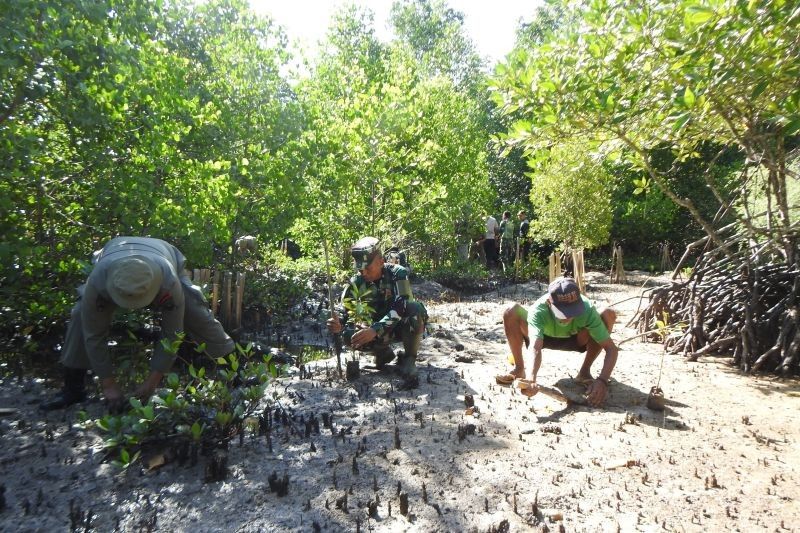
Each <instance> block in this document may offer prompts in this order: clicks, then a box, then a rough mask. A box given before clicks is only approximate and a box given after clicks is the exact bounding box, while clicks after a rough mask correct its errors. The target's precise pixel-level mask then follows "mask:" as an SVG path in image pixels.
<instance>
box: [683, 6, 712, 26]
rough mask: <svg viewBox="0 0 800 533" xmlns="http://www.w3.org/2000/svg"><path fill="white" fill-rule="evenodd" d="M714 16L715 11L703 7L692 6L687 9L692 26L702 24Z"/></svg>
mask: <svg viewBox="0 0 800 533" xmlns="http://www.w3.org/2000/svg"><path fill="white" fill-rule="evenodd" d="M713 16H714V10H713V9H711V8H709V7H706V6H701V5H692V6H689V7H688V8H686V18H687V20H688V21H689V22H691V23H692V24H702V23H704V22H706V21H708V20H710V19H711V17H713Z"/></svg>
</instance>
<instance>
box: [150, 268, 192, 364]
mask: <svg viewBox="0 0 800 533" xmlns="http://www.w3.org/2000/svg"><path fill="white" fill-rule="evenodd" d="M154 306H155V307H157V308H158V309H159V310H160V311H161V331H162V332H163V339H162V342H159V343H158V344H157V345H156V347H155V349H154V350H153V358H152V359H151V360H150V370H151V371H152V372H154V373H155V372H159V373H161V375H162V376H163V375H164V374H165V373H166V372H169V369H170V368H172V364H173V363H174V362H175V354H173V353H169V352H168V351H167V350H165V349H164V346H163V344H162V343H163V342H166V343H170V344H172V343H173V342H175V340H176V339H177V338H178V333H179V332H181V331H183V317H184V313H185V310H186V299H185V295H184V294H183V287H181V282H180V280H179V279H178V278H177V277H176V278H175V280H174V281H173V283H172V285H171V286H169V287H167V289H166V290H162V291H160V292H159V293H158V295H157V296H156V301H155V303H154ZM151 375H152V374H151Z"/></svg>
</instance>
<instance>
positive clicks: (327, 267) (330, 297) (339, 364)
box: [322, 235, 342, 378]
mask: <svg viewBox="0 0 800 533" xmlns="http://www.w3.org/2000/svg"><path fill="white" fill-rule="evenodd" d="M322 249H323V251H324V252H325V272H326V274H327V276H328V305H329V306H330V310H331V318H333V314H334V307H333V287H332V286H331V264H330V261H329V260H328V241H327V239H325V236H324V235H323V236H322ZM337 335H338V334H337ZM334 348H335V350H336V370H337V371H338V372H339V377H340V378H341V377H342V350H341V348H339V343H338V340H337V339H336V336H334Z"/></svg>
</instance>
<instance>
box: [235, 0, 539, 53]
mask: <svg viewBox="0 0 800 533" xmlns="http://www.w3.org/2000/svg"><path fill="white" fill-rule="evenodd" d="M392 2H393V0H349V1H346V0H250V5H251V6H252V8H253V10H254V11H255V12H256V13H259V14H267V15H270V16H271V17H272V18H273V19H274V20H275V22H277V23H278V24H280V25H281V26H283V27H284V29H285V30H286V32H287V34H288V36H289V39H290V42H291V43H292V44H293V45H295V44H297V43H299V45H300V46H301V47H302V48H303V49H304V50H306V51H308V52H309V53H310V54H311V55H312V56H313V55H314V49H315V45H316V43H317V42H318V41H319V40H321V39H323V38H324V37H325V32H326V31H327V29H328V25H329V23H330V20H331V16H332V15H333V13H335V12H336V11H338V9H339V8H341V7H342V6H343V5H345V4H346V3H352V4H356V5H359V6H364V7H368V8H370V9H371V10H372V11H373V13H374V14H375V32H376V34H377V37H378V38H379V39H380V40H382V41H388V40H390V39H391V38H392V34H391V32H390V31H389V28H388V20H389V11H390V9H391V7H392ZM446 3H447V5H448V6H449V7H451V8H453V9H455V10H457V11H460V12H462V13H464V26H465V28H466V32H467V35H469V37H470V38H471V39H472V40H473V42H474V43H475V45H476V46H477V48H478V52H479V53H480V55H481V56H483V57H488V58H489V61H490V64H493V63H495V62H497V61H498V60H500V59H502V58H503V57H505V55H506V54H507V53H508V52H509V51H511V47H512V46H513V45H514V32H515V29H516V27H517V23H518V21H519V20H520V18H522V19H524V20H526V21H529V20H530V19H531V18H532V16H533V10H534V9H535V8H536V6H537V5H540V4H541V3H542V2H541V0H527V1H525V0H446Z"/></svg>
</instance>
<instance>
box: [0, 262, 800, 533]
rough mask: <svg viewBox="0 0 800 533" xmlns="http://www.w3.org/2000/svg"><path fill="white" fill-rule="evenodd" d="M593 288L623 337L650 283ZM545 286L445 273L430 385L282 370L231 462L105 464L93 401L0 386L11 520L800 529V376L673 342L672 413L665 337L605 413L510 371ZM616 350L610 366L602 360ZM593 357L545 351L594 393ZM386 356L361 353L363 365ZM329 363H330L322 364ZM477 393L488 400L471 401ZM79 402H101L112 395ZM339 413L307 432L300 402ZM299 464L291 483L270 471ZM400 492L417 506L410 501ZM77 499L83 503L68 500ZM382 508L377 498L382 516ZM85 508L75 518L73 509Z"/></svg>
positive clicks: (561, 371) (619, 374)
mask: <svg viewBox="0 0 800 533" xmlns="http://www.w3.org/2000/svg"><path fill="white" fill-rule="evenodd" d="M588 278H589V280H590V284H589V296H590V297H591V298H593V299H594V300H595V301H596V302H597V303H598V306H600V307H602V306H604V305H608V304H611V303H614V304H616V305H615V308H616V309H617V310H618V312H619V316H620V323H621V324H620V326H621V327H620V328H619V329H617V330H616V331H615V333H614V334H613V336H614V338H615V339H616V340H618V341H619V340H622V339H627V338H629V337H632V336H633V335H634V331H633V330H631V329H627V328H625V327H623V326H624V325H625V324H626V323H627V322H628V320H629V319H630V318H631V316H632V315H633V313H634V312H635V310H636V308H637V305H638V304H639V301H638V299H637V298H634V297H635V296H638V295H639V294H640V293H641V287H642V286H643V285H644V284H649V285H652V284H653V283H658V282H659V281H663V279H661V280H658V279H656V280H653V279H648V278H647V277H646V276H644V275H642V274H638V275H631V276H630V278H629V283H628V284H627V285H610V284H608V282H607V278H606V277H605V276H602V275H600V274H590V275H589V276H588ZM543 288H544V287H541V286H539V285H538V284H537V283H529V284H525V285H515V286H510V287H507V288H504V289H502V290H499V291H495V292H493V293H490V294H486V295H482V296H476V297H470V298H463V299H462V301H461V302H457V303H456V302H453V301H450V300H453V299H455V298H456V297H455V295H453V294H451V293H442V292H441V291H440V290H438V289H437V288H436V287H435V286H432V285H430V284H428V285H426V286H421V287H419V291H418V294H419V295H420V296H421V299H424V300H426V301H427V303H428V307H429V311H430V314H431V321H432V323H433V334H432V335H431V336H430V337H428V338H426V339H425V340H424V341H423V347H422V354H423V359H424V360H423V361H421V362H420V367H421V370H420V386H419V388H418V389H416V390H411V391H402V390H398V384H399V380H398V379H397V378H396V377H395V376H394V375H393V374H392V373H378V372H376V371H373V370H369V369H366V370H365V371H364V373H363V375H362V377H361V378H360V379H358V380H357V381H355V382H352V383H346V382H343V381H339V380H336V379H334V378H333V376H332V375H330V372H326V367H327V369H328V371H329V370H330V369H331V368H332V362H331V361H327V362H326V361H322V362H319V363H317V368H316V370H315V375H314V377H312V378H311V379H302V380H301V379H299V376H298V375H293V376H289V377H284V378H280V379H278V380H276V381H275V382H274V383H273V384H272V385H271V386H270V391H269V393H270V395H271V394H272V392H277V393H278V395H279V401H280V403H281V404H282V405H283V406H284V407H286V408H287V410H289V411H290V412H291V413H293V414H294V416H295V421H294V422H289V423H288V424H285V425H277V426H276V429H275V430H274V431H273V439H272V440H273V451H272V452H271V453H270V452H269V449H268V445H267V443H266V442H265V439H264V438H263V437H262V438H255V437H252V436H249V435H248V436H247V437H246V438H245V439H244V443H243V445H240V444H239V441H238V439H235V440H234V442H233V443H232V446H231V448H230V450H229V456H228V465H229V469H230V470H229V474H228V478H227V480H225V481H222V482H214V483H206V482H204V477H205V472H204V469H205V462H204V460H202V459H201V461H200V462H199V464H197V465H196V466H194V467H188V466H179V465H178V464H177V463H173V464H166V465H164V466H163V467H161V468H159V469H155V470H152V471H147V470H145V469H144V468H142V467H141V466H140V465H136V466H134V467H132V468H130V469H129V470H128V471H127V472H120V470H119V469H117V468H116V467H114V466H112V465H110V464H108V463H104V462H103V461H102V459H103V457H104V454H103V452H102V447H101V441H100V440H99V438H98V437H97V436H96V435H95V434H93V433H90V432H86V431H83V430H81V429H78V428H76V427H75V426H74V425H73V423H72V422H73V421H74V419H75V414H76V412H77V410H78V409H77V408H73V409H71V410H68V411H67V412H65V413H59V414H50V415H48V416H44V415H41V414H39V412H38V411H37V405H38V403H39V402H41V401H42V399H43V398H45V397H46V396H47V395H48V394H51V393H52V389H50V388H49V387H47V386H45V385H44V384H43V383H42V382H41V380H30V381H25V382H21V383H20V382H18V381H16V380H14V381H11V380H6V381H2V382H0V408H16V409H18V411H17V412H16V413H15V414H12V415H9V416H4V417H2V418H0V444H1V446H0V479H1V480H2V481H0V484H2V485H3V486H4V488H5V491H4V493H3V495H2V502H0V503H4V505H3V506H2V507H3V508H2V510H0V530H2V531H68V530H70V529H71V527H72V525H76V524H77V523H78V522H80V524H81V525H80V529H81V530H83V529H85V527H84V526H85V523H86V517H87V516H90V517H91V519H90V529H92V530H96V531H113V530H115V529H116V530H121V531H193V532H195V531H315V530H322V531H345V530H349V531H355V530H361V531H426V532H427V531H491V530H495V531H541V530H550V531H558V530H559V529H562V530H566V531H662V530H666V531H722V530H736V531H758V530H769V531H794V530H797V528H798V527H800V526H798V525H797V524H798V523H800V503H798V499H799V498H800V472H798V468H800V446H798V438H800V386H799V385H798V382H797V381H796V380H789V381H786V380H775V379H773V378H768V377H762V378H759V377H753V376H742V375H740V374H739V373H737V372H736V371H735V370H732V369H730V368H729V367H728V366H727V360H725V359H720V358H709V359H701V360H700V361H698V362H695V363H690V362H687V361H686V360H685V359H683V358H681V357H677V356H670V355H667V356H665V357H664V358H663V372H662V376H661V387H662V388H663V390H664V392H665V394H666V397H667V409H666V410H665V411H662V412H659V411H651V410H649V409H648V408H647V407H646V406H645V403H646V399H647V393H648V391H649V390H650V387H651V386H652V385H654V384H655V383H656V380H657V379H658V374H659V365H660V363H661V361H662V350H661V347H660V345H658V344H643V343H640V342H638V340H633V341H627V342H624V343H623V344H622V345H621V351H620V357H619V361H618V363H617V368H616V370H615V372H614V374H613V379H612V382H611V396H610V399H609V401H608V403H607V405H606V406H605V407H604V408H602V409H592V408H588V407H581V406H570V407H565V406H564V405H563V404H561V403H559V402H558V401H556V400H554V399H551V398H549V397H546V396H543V395H538V396H536V397H534V398H531V399H527V398H526V397H524V396H522V395H520V394H519V393H518V392H516V391H515V390H514V389H513V388H503V387H499V386H497V385H496V384H495V383H494V375H495V374H496V373H498V372H501V371H503V370H505V369H506V368H507V362H506V357H507V354H508V349H507V346H506V345H505V342H504V336H503V331H502V322H501V315H502V311H503V309H504V308H505V306H507V305H508V304H509V303H510V302H512V301H522V302H527V303H530V302H532V301H533V300H534V299H535V298H536V297H537V296H538V295H540V294H541V293H542V289H543ZM601 360H602V355H601V357H600V358H599V359H598V362H596V363H595V370H597V369H599V366H600V365H601ZM580 362H581V359H580V356H579V355H573V354H566V353H562V352H553V351H548V350H545V352H544V362H543V364H542V369H541V372H540V382H541V383H543V384H546V385H553V386H554V387H558V388H560V389H561V390H562V391H564V392H567V393H570V394H575V395H579V394H580V392H581V390H582V389H581V387H580V386H578V385H576V384H574V383H573V382H572V380H571V378H570V376H572V375H575V373H576V372H577V369H578V367H579V366H580ZM369 364H371V362H370V361H369V360H368V359H367V358H362V359H361V366H362V367H363V366H367V365H369ZM326 373H327V374H329V377H326ZM465 395H471V396H472V398H473V399H474V404H475V408H476V409H474V412H473V414H467V409H466V405H465ZM81 408H83V409H86V410H87V411H88V412H89V413H91V414H95V415H99V414H101V412H102V405H101V404H100V403H99V402H97V401H95V402H87V403H86V404H84V405H83V406H81ZM323 413H331V414H332V421H333V423H332V427H331V428H326V427H324V425H320V431H319V433H316V432H312V434H311V435H310V437H306V436H305V432H304V431H303V430H302V427H303V426H302V424H301V423H300V422H299V420H300V417H301V416H302V417H303V418H304V419H307V418H308V417H309V416H311V415H315V416H316V417H318V419H321V416H322V414H323ZM273 473H274V474H276V475H277V476H278V477H283V476H284V475H288V477H289V485H288V494H287V495H285V496H281V497H279V496H278V495H276V493H274V492H271V491H270V490H269V484H268V478H269V477H270V475H272V474H273ZM402 501H407V502H408V512H407V513H406V514H405V515H403V514H401V507H402V506H403V504H402V503H401V502H402ZM71 509H72V515H71ZM370 512H371V514H370ZM71 516H72V518H71Z"/></svg>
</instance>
